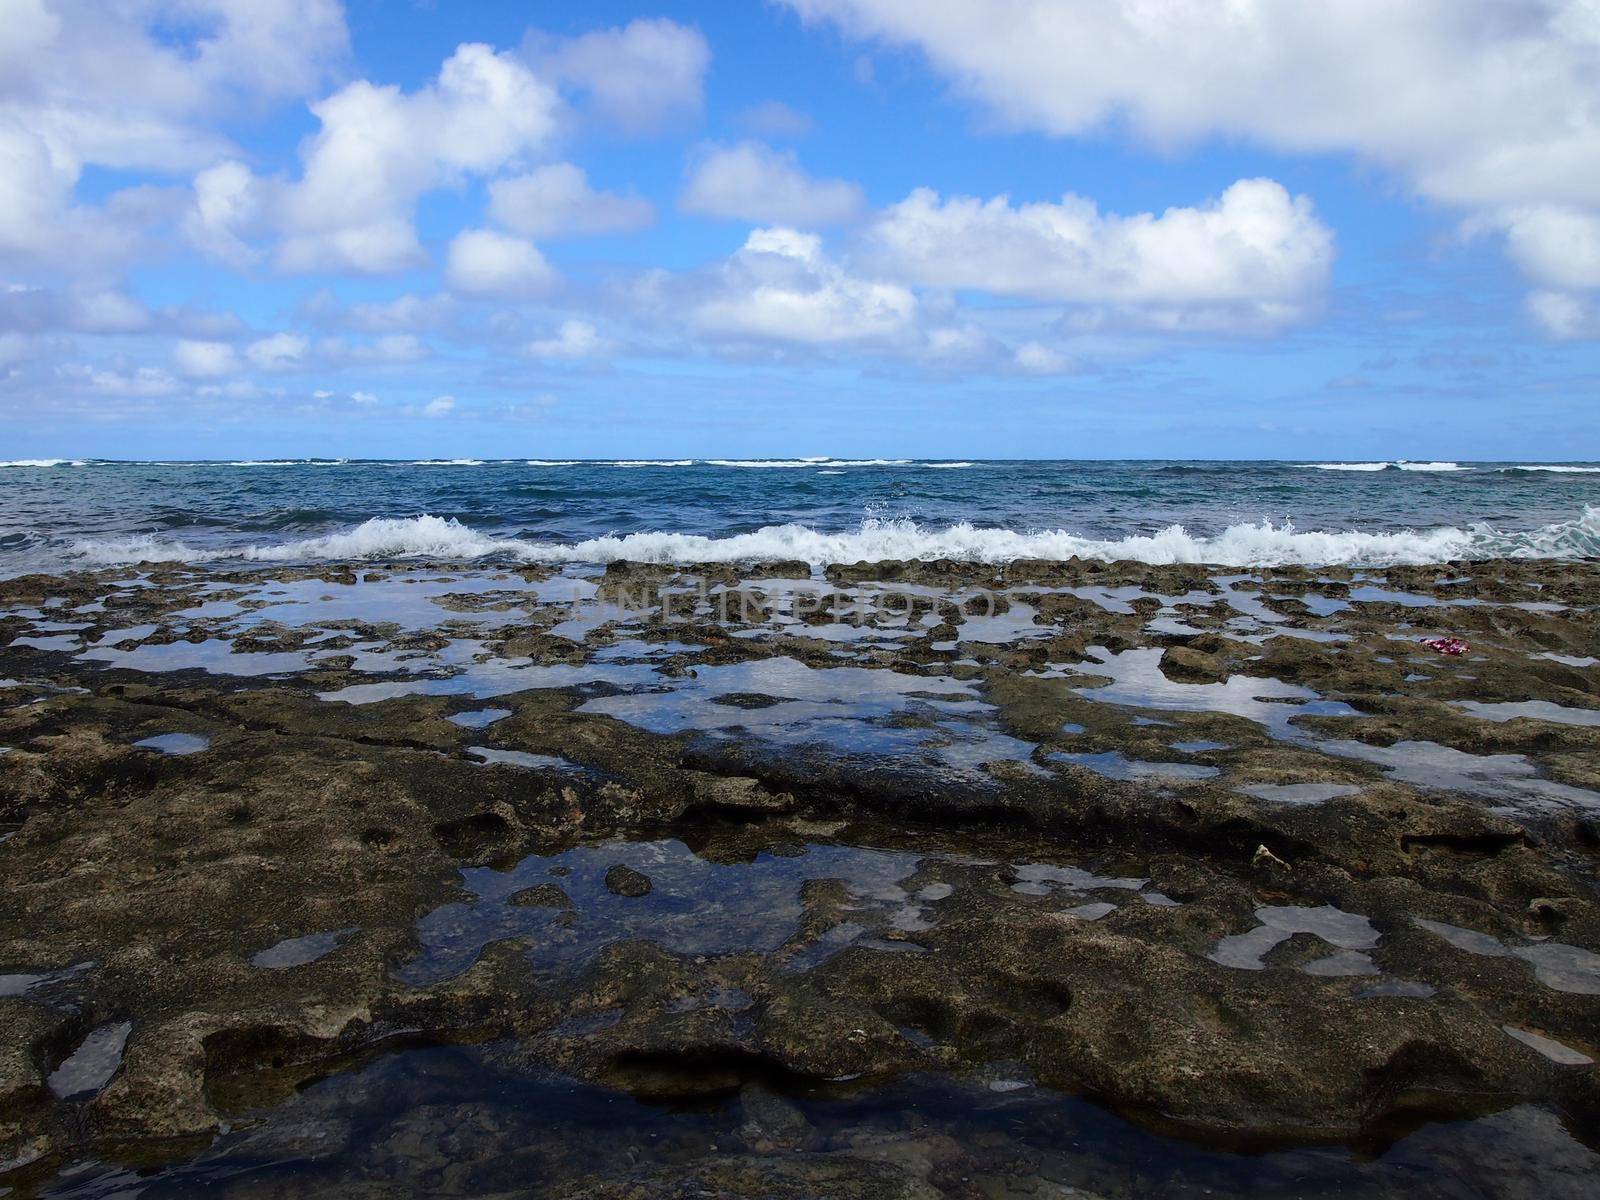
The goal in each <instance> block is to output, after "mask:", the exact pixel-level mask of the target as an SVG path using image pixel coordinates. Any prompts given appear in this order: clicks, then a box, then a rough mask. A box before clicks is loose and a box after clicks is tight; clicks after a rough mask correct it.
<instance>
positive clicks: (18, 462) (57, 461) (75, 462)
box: [0, 458, 85, 467]
mask: <svg viewBox="0 0 1600 1200" xmlns="http://www.w3.org/2000/svg"><path fill="white" fill-rule="evenodd" d="M69 463H70V464H71V465H72V466H74V467H81V466H84V465H85V464H84V463H83V462H82V461H81V460H79V459H66V458H14V459H12V460H11V461H10V462H0V467H64V466H67V465H68V464H69Z"/></svg>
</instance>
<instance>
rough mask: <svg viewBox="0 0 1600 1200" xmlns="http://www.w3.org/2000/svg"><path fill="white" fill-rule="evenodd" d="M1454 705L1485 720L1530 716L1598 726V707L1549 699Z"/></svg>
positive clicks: (1458, 703) (1557, 721)
mask: <svg viewBox="0 0 1600 1200" xmlns="http://www.w3.org/2000/svg"><path fill="white" fill-rule="evenodd" d="M1456 707H1457V708H1461V709H1465V710H1466V711H1467V712H1469V713H1471V714H1472V715H1473V716H1475V717H1482V718H1483V719H1484V720H1486V721H1514V720H1516V719H1517V718H1519V717H1531V718H1533V719H1534V720H1536V721H1552V722H1554V723H1555V724H1557V725H1597V726H1600V709H1595V708H1569V707H1567V706H1566V705H1565V704H1553V703H1551V702H1550V701H1549V700H1521V701H1517V702H1514V703H1512V702H1498V703H1486V702H1484V701H1481V700H1460V701H1457V702H1456Z"/></svg>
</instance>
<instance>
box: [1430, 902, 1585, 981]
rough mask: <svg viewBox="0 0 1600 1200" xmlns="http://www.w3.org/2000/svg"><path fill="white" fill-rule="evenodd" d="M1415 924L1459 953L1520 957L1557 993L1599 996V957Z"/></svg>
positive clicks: (1435, 923) (1558, 944)
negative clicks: (1510, 943)
mask: <svg viewBox="0 0 1600 1200" xmlns="http://www.w3.org/2000/svg"><path fill="white" fill-rule="evenodd" d="M1415 920H1416V923H1417V924H1418V925H1419V926H1421V927H1422V928H1423V929H1426V930H1427V931H1428V932H1429V933H1431V934H1433V935H1434V936H1435V937H1439V938H1443V939H1444V940H1445V941H1446V942H1449V943H1450V945H1452V946H1454V947H1455V948H1456V949H1458V950H1465V951H1466V952H1467V953H1468V954H1479V955H1482V956H1484V957H1485V958H1507V957H1509V958H1520V959H1522V960H1523V961H1524V962H1526V963H1528V964H1529V965H1531V966H1532V967H1533V974H1534V978H1536V979H1537V980H1538V981H1539V982H1540V983H1542V984H1544V985H1545V986H1546V987H1548V988H1553V989H1554V990H1556V991H1558V992H1573V993H1576V994H1578V995H1581V996H1600V954H1595V953H1594V952H1593V951H1591V950H1585V949H1583V948H1582V947H1579V946H1569V945H1567V944H1566V943H1564V942H1533V943H1531V944H1528V945H1522V946H1512V945H1507V944H1506V943H1505V942H1502V941H1501V940H1500V939H1499V938H1497V937H1495V936H1494V935H1493V934H1488V933H1480V932H1478V931H1477V930H1476V929H1463V928H1461V927H1460V926H1459V925H1447V924H1445V923H1444V922H1443V921H1425V920H1423V919H1422V918H1421V917H1417V918H1415Z"/></svg>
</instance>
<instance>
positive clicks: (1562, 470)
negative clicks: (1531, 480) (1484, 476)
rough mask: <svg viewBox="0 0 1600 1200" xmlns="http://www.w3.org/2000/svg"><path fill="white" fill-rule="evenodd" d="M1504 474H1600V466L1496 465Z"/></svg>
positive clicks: (1550, 464)
mask: <svg viewBox="0 0 1600 1200" xmlns="http://www.w3.org/2000/svg"><path fill="white" fill-rule="evenodd" d="M1495 470H1496V471H1499V472H1501V473H1502V474H1510V473H1520V472H1522V471H1548V472H1550V473H1551V474H1555V475H1600V467H1569V466H1563V465H1560V464H1557V463H1525V464H1522V465H1519V466H1515V467H1496V468H1495Z"/></svg>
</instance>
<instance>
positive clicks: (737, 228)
mask: <svg viewBox="0 0 1600 1200" xmlns="http://www.w3.org/2000/svg"><path fill="white" fill-rule="evenodd" d="M1597 398H1600V0H1406V2H1405V3H1399V4H1397V3H1394V2H1393V0H1343V2H1341V3H1339V4H1315V5H1301V4H1285V3H1281V2H1280V0H942V2H941V3H939V4H937V5H933V4H928V3H926V0H767V2H764V3H762V2H754V0H753V2H750V3H741V4H728V3H726V2H715V3H713V2H709V0H707V2H703V3H689V2H684V3H676V2H667V0H663V2H660V3H654V4H649V5H640V4H625V3H616V2H612V0H586V2H585V3H582V4H577V3H555V2H550V0H546V2H542V3H501V2H496V0H475V2H473V3H446V2H431V3H422V2H411V0H348V2H347V3H344V4H341V3H339V2H338V0H161V2H158V0H70V2H68V0H0V459H14V458H25V457H89V456H94V457H107V458H234V457H241V456H246V457H286V456H322V457H391V456H393V457H411V456H422V455H427V456H456V455H467V456H477V457H524V456H526V457H536V458H569V457H570V458H582V457H675V456H689V457H713V456H739V457H750V456H764V455H773V456H781V457H790V456H804V455H822V454H830V455H836V456H842V457H852V456H876V455H884V456H915V457H944V458H976V457H993V458H1081V457H1116V458H1122V457H1140V458H1158V457H1198V458H1290V459H1337V458H1350V459H1393V458H1417V459H1460V460H1467V459H1491V460H1493V459H1517V460H1522V461H1526V460H1529V459H1547V460H1582V459H1600V404H1597Z"/></svg>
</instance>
